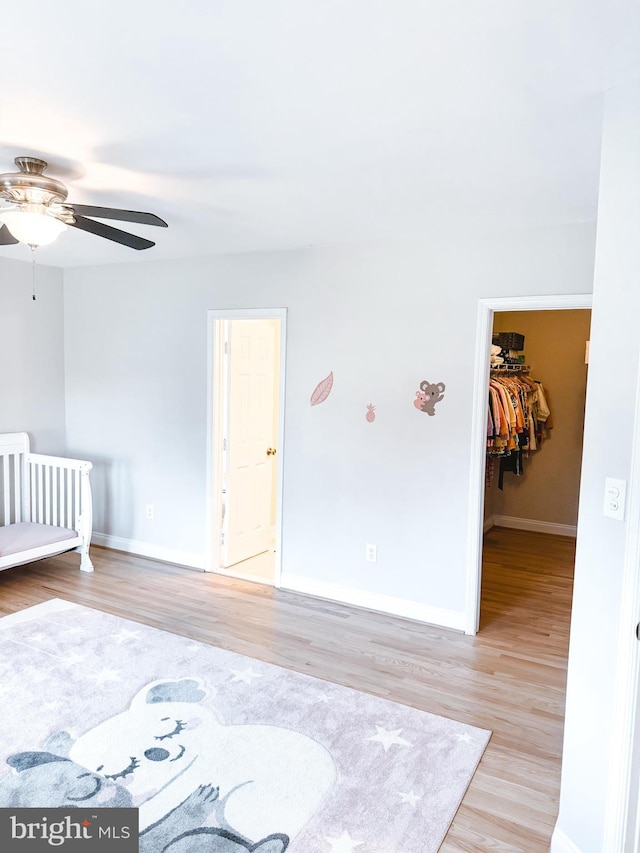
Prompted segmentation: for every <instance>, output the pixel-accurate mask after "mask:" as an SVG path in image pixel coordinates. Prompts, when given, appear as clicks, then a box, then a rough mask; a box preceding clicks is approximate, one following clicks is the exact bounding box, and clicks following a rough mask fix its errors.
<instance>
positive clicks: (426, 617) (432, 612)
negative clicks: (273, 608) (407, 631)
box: [282, 574, 464, 631]
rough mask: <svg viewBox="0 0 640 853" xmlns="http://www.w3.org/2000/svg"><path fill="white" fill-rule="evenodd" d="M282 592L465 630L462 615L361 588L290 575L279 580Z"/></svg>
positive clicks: (441, 626) (455, 629)
mask: <svg viewBox="0 0 640 853" xmlns="http://www.w3.org/2000/svg"><path fill="white" fill-rule="evenodd" d="M282 589H285V590H289V591H290V592H300V593H302V594H303V595H312V596H314V597H315V598H325V599H327V600H328V601H337V602H339V603H340V604H350V605H352V606H355V607H364V608H366V609H367V610H375V611H377V612H379V613H386V614H388V615H392V616H401V617H403V618H404V619H413V620H414V621H416V622H425V623H426V624H427V625H436V626H437V627H439V628H451V629H453V630H454V631H463V630H464V613H461V612H458V611H455V610H444V609H442V608H439V607H430V606H429V605H427V604H417V603H416V602H415V601H409V600H407V599H404V598H394V597H392V596H389V595H380V594H379V593H375V592H365V591H364V590H361V589H351V588H349V587H345V586H339V585H338V584H332V583H323V582H321V581H314V580H311V579H309V578H303V577H299V576H297V575H289V574H286V575H285V576H284V577H283V579H282Z"/></svg>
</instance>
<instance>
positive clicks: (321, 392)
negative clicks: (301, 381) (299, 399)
mask: <svg viewBox="0 0 640 853" xmlns="http://www.w3.org/2000/svg"><path fill="white" fill-rule="evenodd" d="M332 388H333V370H332V371H331V373H330V374H329V375H328V376H327V378H326V379H323V380H322V382H318V384H317V385H316V387H315V390H314V392H313V394H312V395H311V405H312V406H317V405H318V403H324V401H325V400H326V399H327V397H328V396H329V394H330V393H331V389H332Z"/></svg>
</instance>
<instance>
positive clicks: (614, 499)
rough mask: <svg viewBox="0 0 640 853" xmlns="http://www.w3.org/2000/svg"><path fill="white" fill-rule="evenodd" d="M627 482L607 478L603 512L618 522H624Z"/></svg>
mask: <svg viewBox="0 0 640 853" xmlns="http://www.w3.org/2000/svg"><path fill="white" fill-rule="evenodd" d="M626 497H627V481H626V480H615V479H614V478H613V477H607V478H606V479H605V481H604V506H603V508H602V512H603V514H604V515H607V516H609V518H615V520H616V521H624V505H625V502H626Z"/></svg>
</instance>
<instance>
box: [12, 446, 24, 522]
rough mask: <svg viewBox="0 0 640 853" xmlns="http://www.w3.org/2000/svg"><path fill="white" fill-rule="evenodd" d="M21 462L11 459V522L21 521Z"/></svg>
mask: <svg viewBox="0 0 640 853" xmlns="http://www.w3.org/2000/svg"><path fill="white" fill-rule="evenodd" d="M21 462H22V460H21V459H20V457H19V456H18V455H17V454H15V455H14V457H13V520H14V521H22V465H21Z"/></svg>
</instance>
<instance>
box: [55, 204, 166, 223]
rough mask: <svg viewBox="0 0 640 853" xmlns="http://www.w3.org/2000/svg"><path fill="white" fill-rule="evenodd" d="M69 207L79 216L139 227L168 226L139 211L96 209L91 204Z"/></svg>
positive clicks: (110, 208)
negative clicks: (112, 220) (138, 224)
mask: <svg viewBox="0 0 640 853" xmlns="http://www.w3.org/2000/svg"><path fill="white" fill-rule="evenodd" d="M69 207H70V208H71V209H72V210H73V212H74V213H78V214H80V216H97V217H99V218H100V219H120V220H122V221H123V222H139V223H140V224H141V225H160V226H161V227H162V228H168V227H169V226H168V225H167V223H166V222H165V221H164V219H160V217H159V216H156V215H155V214H154V213H142V212H141V211H139V210H119V209H118V208H117V207H96V206H95V205H92V204H71V205H69Z"/></svg>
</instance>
